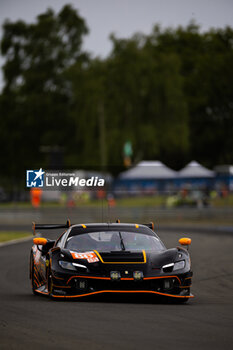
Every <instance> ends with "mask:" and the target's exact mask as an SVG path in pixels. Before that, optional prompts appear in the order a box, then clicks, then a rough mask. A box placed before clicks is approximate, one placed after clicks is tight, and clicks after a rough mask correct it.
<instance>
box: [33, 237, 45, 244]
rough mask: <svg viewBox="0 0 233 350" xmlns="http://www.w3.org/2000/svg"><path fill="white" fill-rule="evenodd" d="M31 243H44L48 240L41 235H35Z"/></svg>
mask: <svg viewBox="0 0 233 350" xmlns="http://www.w3.org/2000/svg"><path fill="white" fill-rule="evenodd" d="M33 243H34V244H35V245H46V244H47V243H48V240H47V239H46V238H43V237H36V238H33Z"/></svg>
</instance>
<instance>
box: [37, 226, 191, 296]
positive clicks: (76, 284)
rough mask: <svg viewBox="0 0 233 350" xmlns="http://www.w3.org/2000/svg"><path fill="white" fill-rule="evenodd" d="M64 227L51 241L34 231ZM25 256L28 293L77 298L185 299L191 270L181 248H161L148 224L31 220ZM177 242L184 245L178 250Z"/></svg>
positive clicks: (183, 241) (185, 240)
mask: <svg viewBox="0 0 233 350" xmlns="http://www.w3.org/2000/svg"><path fill="white" fill-rule="evenodd" d="M60 228H65V231H64V232H63V234H62V235H61V236H60V237H59V238H58V239H57V240H56V241H55V240H49V239H47V238H42V237H39V236H38V235H36V233H35V230H37V229H39V230H41V229H60ZM33 231H34V234H35V238H34V239H33V242H34V245H33V247H32V249H31V254H30V279H31V285H32V291H33V293H34V294H44V295H48V296H50V297H52V298H80V297H87V296H91V295H95V294H100V293H140V294H142V295H145V294H150V295H154V296H163V297H166V298H173V300H174V298H175V300H179V301H181V302H186V301H187V300H188V299H189V298H193V295H192V294H191V293H190V287H191V279H192V275H193V273H192V271H191V262H190V256H189V252H188V250H187V249H186V248H188V246H189V245H190V243H191V239H190V238H181V239H180V240H179V242H180V244H181V246H179V247H177V248H172V249H166V247H165V245H164V244H163V242H162V241H161V240H160V238H159V237H158V235H157V234H156V233H155V232H154V225H153V223H150V224H144V225H139V224H128V223H120V221H119V220H117V221H116V223H89V224H87V223H86V224H75V225H71V224H70V222H69V220H68V221H67V223H66V224H65V225H51V224H50V225H39V224H37V225H36V224H33ZM183 246H186V248H184V247H183Z"/></svg>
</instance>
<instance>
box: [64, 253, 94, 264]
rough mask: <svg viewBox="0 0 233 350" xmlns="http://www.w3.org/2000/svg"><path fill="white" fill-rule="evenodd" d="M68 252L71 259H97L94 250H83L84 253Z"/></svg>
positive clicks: (89, 260) (91, 261) (90, 261)
mask: <svg viewBox="0 0 233 350" xmlns="http://www.w3.org/2000/svg"><path fill="white" fill-rule="evenodd" d="M70 253H71V255H72V258H73V259H86V260H87V261H88V262H89V263H93V262H97V261H99V259H98V257H97V256H96V254H95V252H85V253H77V252H70Z"/></svg>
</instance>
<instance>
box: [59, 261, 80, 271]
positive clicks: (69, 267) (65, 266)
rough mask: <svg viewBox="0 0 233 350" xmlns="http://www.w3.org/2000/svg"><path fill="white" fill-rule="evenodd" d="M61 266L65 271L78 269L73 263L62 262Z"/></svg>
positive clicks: (60, 262)
mask: <svg viewBox="0 0 233 350" xmlns="http://www.w3.org/2000/svg"><path fill="white" fill-rule="evenodd" d="M59 265H60V266H61V267H62V268H63V269H66V270H73V271H76V267H75V266H74V265H73V264H72V263H71V262H68V261H63V260H60V261H59Z"/></svg>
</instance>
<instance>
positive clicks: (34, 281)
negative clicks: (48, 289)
mask: <svg viewBox="0 0 233 350" xmlns="http://www.w3.org/2000/svg"><path fill="white" fill-rule="evenodd" d="M32 283H35V284H36V285H37V287H39V283H37V281H36V280H35V278H34V280H33V282H32Z"/></svg>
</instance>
